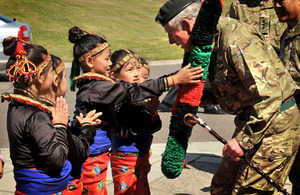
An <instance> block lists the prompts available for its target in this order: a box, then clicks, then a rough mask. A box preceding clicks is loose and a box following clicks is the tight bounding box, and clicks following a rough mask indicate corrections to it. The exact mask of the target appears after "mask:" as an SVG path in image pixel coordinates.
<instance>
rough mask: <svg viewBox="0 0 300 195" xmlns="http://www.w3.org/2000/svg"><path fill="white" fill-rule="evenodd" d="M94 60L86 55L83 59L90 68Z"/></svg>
mask: <svg viewBox="0 0 300 195" xmlns="http://www.w3.org/2000/svg"><path fill="white" fill-rule="evenodd" d="M93 62H94V60H93V58H92V57H87V58H86V59H85V64H86V65H87V66H88V67H90V68H93V67H94V64H93Z"/></svg>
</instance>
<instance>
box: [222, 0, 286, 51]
mask: <svg viewBox="0 0 300 195" xmlns="http://www.w3.org/2000/svg"><path fill="white" fill-rule="evenodd" d="M226 16H228V17H231V18H235V19H237V20H240V21H242V22H245V23H247V24H249V25H250V26H253V27H254V28H256V29H257V30H259V32H260V33H261V34H263V35H264V37H265V38H266V39H267V40H268V41H269V42H270V43H271V45H272V46H273V47H274V49H275V51H276V52H277V53H278V54H279V48H280V36H281V35H282V33H283V31H284V29H285V28H286V24H285V23H280V22H279V20H278V18H277V15H276V13H275V10H274V6H273V0H233V2H232V4H231V6H230V8H229V10H228V12H227V14H226Z"/></svg>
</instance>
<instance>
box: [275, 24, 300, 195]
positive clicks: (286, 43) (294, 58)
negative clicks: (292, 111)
mask: <svg viewBox="0 0 300 195" xmlns="http://www.w3.org/2000/svg"><path fill="white" fill-rule="evenodd" d="M279 57H280V59H281V61H282V62H283V64H284V65H285V67H286V68H287V70H288V71H289V72H290V74H291V76H292V78H293V79H294V81H295V82H296V84H297V89H296V91H295V93H294V97H295V100H296V103H297V105H298V108H299V109H300V20H298V25H296V26H295V28H293V29H290V28H289V27H288V28H287V29H286V30H285V31H284V33H283V35H282V37H281V44H280V55H279ZM299 175H300V153H299V152H298V154H297V157H296V159H295V162H294V164H293V166H292V169H291V172H290V175H289V178H290V181H291V182H292V183H293V188H296V189H294V190H297V192H298V193H300V177H299Z"/></svg>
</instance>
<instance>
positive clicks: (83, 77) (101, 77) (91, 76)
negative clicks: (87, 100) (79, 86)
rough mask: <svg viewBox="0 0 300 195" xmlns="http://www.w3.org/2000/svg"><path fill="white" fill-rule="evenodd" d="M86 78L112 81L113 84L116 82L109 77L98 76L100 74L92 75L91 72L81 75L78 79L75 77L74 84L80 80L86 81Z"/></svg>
mask: <svg viewBox="0 0 300 195" xmlns="http://www.w3.org/2000/svg"><path fill="white" fill-rule="evenodd" d="M85 78H91V79H97V78H99V79H101V80H106V81H110V82H112V83H115V81H114V80H113V79H111V78H109V77H107V76H104V75H102V74H98V73H91V72H88V73H84V74H81V75H79V76H77V77H75V78H74V79H73V82H74V83H75V82H77V81H78V80H81V79H85Z"/></svg>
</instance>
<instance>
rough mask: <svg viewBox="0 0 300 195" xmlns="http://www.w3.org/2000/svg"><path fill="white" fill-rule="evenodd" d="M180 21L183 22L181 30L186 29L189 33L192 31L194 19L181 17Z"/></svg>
mask: <svg viewBox="0 0 300 195" xmlns="http://www.w3.org/2000/svg"><path fill="white" fill-rule="evenodd" d="M182 23H183V25H182V30H186V31H187V32H188V33H189V34H190V33H192V31H193V28H194V25H195V21H194V20H192V19H188V18H183V19H182Z"/></svg>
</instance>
